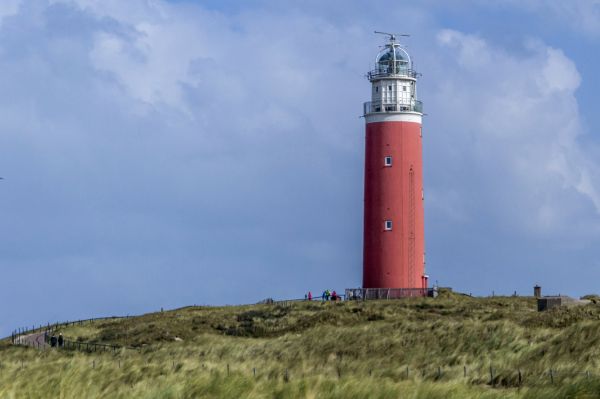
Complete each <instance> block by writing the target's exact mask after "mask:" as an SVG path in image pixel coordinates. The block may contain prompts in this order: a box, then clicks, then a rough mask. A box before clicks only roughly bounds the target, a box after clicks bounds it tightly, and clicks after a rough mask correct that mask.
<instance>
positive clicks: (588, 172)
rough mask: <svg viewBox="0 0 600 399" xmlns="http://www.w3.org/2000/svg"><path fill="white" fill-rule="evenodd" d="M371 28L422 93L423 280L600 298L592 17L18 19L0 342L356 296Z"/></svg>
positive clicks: (112, 14) (300, 14)
mask: <svg viewBox="0 0 600 399" xmlns="http://www.w3.org/2000/svg"><path fill="white" fill-rule="evenodd" d="M373 30H385V31H400V32H409V33H411V35H412V36H411V38H410V39H408V40H407V41H406V44H407V45H408V49H409V51H410V52H411V54H412V56H413V59H414V60H415V62H416V67H417V68H418V69H419V71H420V72H422V74H423V77H422V79H421V80H420V82H419V95H420V98H421V100H423V102H424V104H425V109H426V112H427V116H426V118H425V121H424V148H423V151H424V160H425V170H424V173H425V175H424V186H425V219H426V220H425V223H426V226H425V227H426V231H425V234H426V249H427V271H428V273H429V274H430V276H431V278H432V280H433V281H438V282H439V284H440V285H445V286H451V287H454V288H455V289H456V290H459V291H463V292H472V293H473V294H477V295H487V294H490V293H491V292H492V291H495V292H496V293H507V294H510V293H512V292H513V291H515V290H516V291H517V292H519V293H528V294H529V293H530V292H531V291H532V286H533V285H534V284H535V283H539V284H541V285H542V287H543V289H544V292H545V293H566V294H571V295H583V294H586V293H591V292H598V291H599V289H598V283H597V282H598V281H600V260H598V259H600V249H598V246H597V245H596V244H597V243H598V242H599V239H600V191H599V190H600V161H598V159H600V157H599V155H600V151H599V131H598V130H599V127H600V114H599V113H598V112H597V98H598V94H597V93H598V90H599V89H600V79H598V77H597V71H598V70H600V65H599V64H600V58H599V57H598V55H597V51H595V50H596V49H597V48H598V45H599V42H600V2H599V1H596V0H589V1H579V0H575V1H570V2H554V1H544V0H529V1H527V0H526V1H513V0H506V1H482V0H472V1H466V0H465V1H458V2H452V4H451V5H449V2H438V1H423V2H412V1H411V2H404V1H397V2H394V3H393V4H392V5H390V4H389V3H386V4H384V3H381V4H374V3H372V2H366V1H365V2H358V1H357V2H348V1H329V2H323V1H304V2H297V3H294V4H291V3H287V2H277V1H269V0H264V1H244V2H241V1H206V2H201V1H181V0H180V1H165V0H131V1H127V2H123V1H117V0H104V1H91V0H5V1H3V2H2V3H1V4H0V176H3V177H4V178H5V180H2V181H0V220H1V221H2V223H1V225H0V226H1V228H0V270H1V271H2V278H1V279H0V334H2V335H6V334H9V333H10V331H11V330H12V329H13V328H15V327H18V326H22V325H30V324H33V323H36V324H39V323H45V322H46V321H54V320H64V319H74V318H86V317H92V316H99V315H107V314H137V313H141V312H148V311H153V310H156V309H160V308H161V307H165V308H171V307H177V306H183V305H188V304H233V303H249V302H255V301H258V300H260V299H263V298H266V297H275V298H289V297H300V296H303V294H304V292H305V291H307V290H312V291H313V292H319V291H321V290H323V289H325V288H335V289H338V290H343V288H346V287H356V286H359V285H360V283H361V267H362V266H361V260H362V258H361V256H362V195H363V194H362V188H363V157H364V154H363V152H364V143H363V140H364V125H363V124H364V121H363V120H362V119H360V118H359V116H360V113H361V107H362V102H363V101H367V100H368V95H369V93H370V88H369V83H368V81H367V80H366V79H365V78H364V73H365V72H366V71H368V70H369V68H370V67H371V64H372V62H373V60H374V57H375V55H376V53H377V51H378V46H379V45H381V44H382V40H383V38H382V37H379V36H377V35H374V34H373V33H372V32H373Z"/></svg>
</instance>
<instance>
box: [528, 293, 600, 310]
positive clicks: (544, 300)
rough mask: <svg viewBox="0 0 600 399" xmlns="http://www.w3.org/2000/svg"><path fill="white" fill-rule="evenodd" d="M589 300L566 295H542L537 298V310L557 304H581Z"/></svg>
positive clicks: (547, 308) (550, 307) (585, 303)
mask: <svg viewBox="0 0 600 399" xmlns="http://www.w3.org/2000/svg"><path fill="white" fill-rule="evenodd" d="M588 303H590V301H588V300H586V299H575V298H571V297H569V296H566V295H555V296H544V297H541V298H538V299H537V306H538V312H543V311H544V310H550V309H552V308H556V307H558V306H581V305H587V304H588Z"/></svg>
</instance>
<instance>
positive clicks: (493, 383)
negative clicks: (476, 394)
mask: <svg viewBox="0 0 600 399" xmlns="http://www.w3.org/2000/svg"><path fill="white" fill-rule="evenodd" d="M490 385H491V386H494V385H495V382H494V368H493V367H492V366H491V365H490Z"/></svg>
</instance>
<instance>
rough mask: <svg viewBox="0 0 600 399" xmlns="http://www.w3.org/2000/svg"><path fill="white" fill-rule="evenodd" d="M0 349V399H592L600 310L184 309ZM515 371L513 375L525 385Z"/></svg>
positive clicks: (461, 305)
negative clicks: (92, 345)
mask: <svg viewBox="0 0 600 399" xmlns="http://www.w3.org/2000/svg"><path fill="white" fill-rule="evenodd" d="M62 333H63V334H64V336H65V337H67V339H70V340H74V341H75V340H80V341H92V342H101V343H113V344H120V345H125V346H131V347H135V348H137V349H135V350H130V349H124V350H120V351H118V352H115V353H112V352H111V353H104V352H92V353H82V352H73V351H59V350H46V351H43V352H38V351H36V350H33V349H28V348H19V347H11V346H9V345H7V344H6V343H3V344H1V345H0V363H1V364H0V398H5V397H7V398H20V397H32V398H37V397H40V398H42V397H44V398H47V397H63V398H81V397H88V398H90V397H91V398H93V397H106V398H130V397H141V398H188V397H190V398H191V397H207V398H213V397H214V398H217V397H219V398H220V397H223V398H239V397H249V398H279V397H281V398H289V397H300V398H366V397H373V398H399V397H401V398H416V399H419V398H427V399H431V398H542V399H543V398H563V397H564V398H567V397H569V398H600V364H599V362H598V360H597V359H600V357H599V356H598V355H599V353H598V352H599V351H600V346H599V345H598V341H599V340H600V305H597V304H595V303H592V304H590V305H586V306H583V307H576V308H561V309H556V310H553V311H549V312H545V313H538V312H537V311H536V306H535V301H534V300H533V298H523V297H514V298H513V297H495V298H471V297H467V296H461V295H457V294H451V293H447V294H445V295H442V296H441V297H439V298H436V299H433V298H413V299H405V300H397V301H370V302H344V303H320V302H300V303H295V304H293V305H292V306H289V307H281V306H277V305H252V306H238V307H190V308H184V309H179V310H177V311H170V312H159V313H153V314H148V315H144V316H140V317H136V318H129V319H119V320H107V321H99V322H94V323H90V324H86V325H82V326H70V327H68V328H64V329H63V330H62ZM519 373H520V375H521V378H520V379H519Z"/></svg>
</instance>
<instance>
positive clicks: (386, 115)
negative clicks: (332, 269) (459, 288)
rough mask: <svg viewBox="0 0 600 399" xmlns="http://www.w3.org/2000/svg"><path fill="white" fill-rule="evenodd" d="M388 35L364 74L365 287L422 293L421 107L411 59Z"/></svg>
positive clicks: (424, 280) (423, 243)
mask: <svg viewBox="0 0 600 399" xmlns="http://www.w3.org/2000/svg"><path fill="white" fill-rule="evenodd" d="M376 33H380V32H376ZM387 35H388V36H389V43H387V44H386V45H385V47H384V48H383V50H382V51H381V52H380V53H379V54H378V55H377V58H376V60H375V69H374V70H372V71H370V72H369V73H368V78H369V81H370V82H371V86H372V90H371V101H369V102H366V103H365V104H364V117H365V122H366V145H365V152H366V154H365V203H364V206H365V209H364V246H363V288H410V289H425V288H427V276H426V275H425V240H424V226H423V180H422V175H423V172H422V171H423V160H422V143H421V141H422V140H421V139H422V128H421V121H422V117H423V106H422V103H421V101H419V100H418V99H417V77H418V74H417V73H416V72H415V71H414V70H413V66H412V62H411V59H410V56H409V54H408V53H407V52H406V50H405V49H404V48H403V47H402V46H401V45H400V44H399V43H398V42H397V41H396V36H395V35H394V34H387ZM406 291H407V292H412V294H410V295H414V292H423V293H424V290H422V291H421V290H406Z"/></svg>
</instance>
